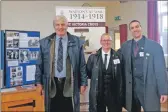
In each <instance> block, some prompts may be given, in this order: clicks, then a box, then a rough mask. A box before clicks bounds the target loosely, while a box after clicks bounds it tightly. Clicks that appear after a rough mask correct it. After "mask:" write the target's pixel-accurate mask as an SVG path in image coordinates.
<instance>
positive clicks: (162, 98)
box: [160, 95, 168, 103]
mask: <svg viewBox="0 0 168 112" xmlns="http://www.w3.org/2000/svg"><path fill="white" fill-rule="evenodd" d="M167 98H168V96H167V95H161V97H160V103H165V102H166V101H167Z"/></svg>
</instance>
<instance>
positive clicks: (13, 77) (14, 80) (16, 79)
mask: <svg viewBox="0 0 168 112" xmlns="http://www.w3.org/2000/svg"><path fill="white" fill-rule="evenodd" d="M22 83H23V68H22V67H21V66H19V67H11V68H10V85H11V86H17V85H21V84H22Z"/></svg>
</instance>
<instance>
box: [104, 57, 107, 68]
mask: <svg viewBox="0 0 168 112" xmlns="http://www.w3.org/2000/svg"><path fill="white" fill-rule="evenodd" d="M104 55H105V58H104V66H105V69H106V65H107V54H104Z"/></svg>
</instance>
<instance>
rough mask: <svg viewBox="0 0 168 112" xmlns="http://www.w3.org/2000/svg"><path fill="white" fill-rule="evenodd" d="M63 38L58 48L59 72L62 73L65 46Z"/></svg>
mask: <svg viewBox="0 0 168 112" xmlns="http://www.w3.org/2000/svg"><path fill="white" fill-rule="evenodd" d="M61 40H62V38H60V40H59V46H58V59H57V70H58V72H61V71H62V70H63V46H62V41H61Z"/></svg>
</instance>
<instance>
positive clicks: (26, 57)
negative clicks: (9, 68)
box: [19, 49, 29, 63]
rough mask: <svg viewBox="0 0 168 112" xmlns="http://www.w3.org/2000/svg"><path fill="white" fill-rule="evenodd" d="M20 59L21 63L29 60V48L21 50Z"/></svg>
mask: <svg viewBox="0 0 168 112" xmlns="http://www.w3.org/2000/svg"><path fill="white" fill-rule="evenodd" d="M19 61H20V63H27V62H28V61H29V50H28V49H20V50H19Z"/></svg>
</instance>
